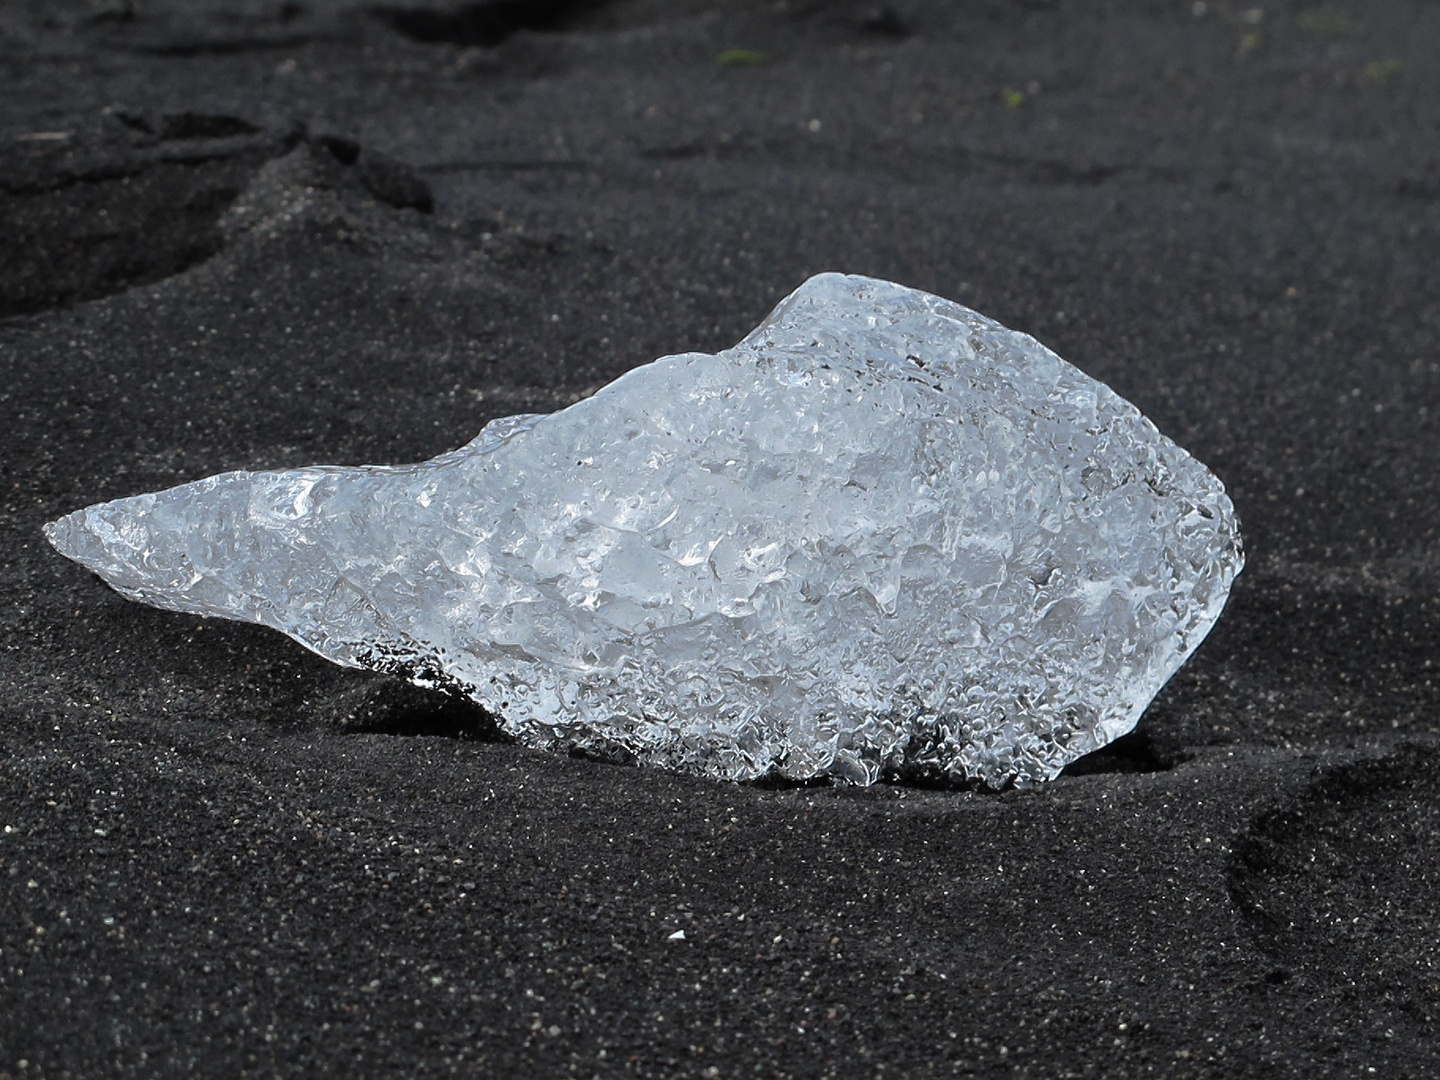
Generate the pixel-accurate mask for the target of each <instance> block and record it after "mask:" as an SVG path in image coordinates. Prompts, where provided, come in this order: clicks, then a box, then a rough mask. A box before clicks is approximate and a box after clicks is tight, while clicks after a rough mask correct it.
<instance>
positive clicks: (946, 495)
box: [46, 274, 1243, 786]
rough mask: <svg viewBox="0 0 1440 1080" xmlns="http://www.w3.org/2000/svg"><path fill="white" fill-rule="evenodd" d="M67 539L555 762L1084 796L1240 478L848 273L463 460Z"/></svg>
mask: <svg viewBox="0 0 1440 1080" xmlns="http://www.w3.org/2000/svg"><path fill="white" fill-rule="evenodd" d="M46 535H47V536H48V537H49V538H50V540H51V542H52V543H53V544H54V545H55V546H56V547H57V548H58V549H59V550H60V551H61V552H63V553H64V554H65V555H67V556H69V557H70V558H72V559H75V560H76V561H78V562H80V563H82V564H84V565H85V566H87V567H89V568H90V569H92V570H94V571H95V572H96V573H98V574H99V575H100V576H101V577H103V578H104V579H105V580H106V581H107V582H109V583H110V584H111V585H112V586H113V587H114V588H116V589H117V590H119V591H120V592H121V593H124V594H125V595H126V596H129V597H132V598H134V599H136V600H142V601H144V602H146V603H149V604H155V605H157V606H160V607H165V608H170V609H173V610H176V611H186V612H194V613H198V614H201V615H219V616H223V617H226V618H232V619H245V620H249V621H252V622H257V623H263V624H264V625H266V626H272V627H274V628H276V629H278V630H282V631H284V632H285V633H287V634H289V635H291V636H292V637H294V638H296V639H297V640H298V641H300V642H302V643H303V644H304V645H306V646H308V647H309V648H311V649H313V650H314V651H315V652H317V653H319V654H320V655H321V656H324V657H327V658H329V659H330V660H333V661H335V662H337V663H340V664H345V665H349V666H353V667H363V668H374V669H379V670H383V671H393V672H398V673H402V674H404V675H407V676H409V677H410V678H412V679H414V680H416V681H417V682H421V683H428V684H435V683H438V684H443V685H445V686H448V687H450V688H452V689H454V690H457V691H459V692H462V693H464V694H467V695H469V696H470V697H471V698H473V699H474V700H475V701H477V702H479V703H480V704H481V705H483V706H485V707H486V708H487V709H488V710H490V711H491V712H492V713H493V714H494V715H495V716H496V717H497V718H498V719H499V721H500V723H501V724H502V726H503V727H504V728H505V729H506V730H508V731H509V732H511V733H513V734H514V735H515V736H516V737H517V738H518V739H519V740H521V741H522V742H524V743H526V744H529V745H532V746H540V747H553V748H572V747H578V748H581V749H583V750H586V751H590V752H594V753H599V754H603V755H606V756H612V757H622V758H629V759H636V760H639V761H642V762H646V763H652V764H655V765H661V766H664V767H667V768H671V769H677V770H682V771H685V772H690V773H697V774H703V775H708V776H714V777H723V778H729V779H737V780H738V779H745V778H752V777H759V776H762V775H765V774H767V773H779V774H782V775H784V776H787V777H793V778H804V777H813V776H820V775H826V774H828V775H832V776H837V777H842V778H845V779H847V780H851V781H854V782H857V783H870V782H873V781H875V780H876V779H877V778H879V777H880V776H882V775H884V774H887V773H888V774H902V775H904V774H911V775H915V774H930V775H935V776H941V775H943V776H948V777H951V778H954V779H967V778H968V779H974V780H980V781H982V782H984V783H987V784H989V785H992V786H1000V785H1003V784H1005V783H1006V782H1009V781H1019V782H1022V783H1023V782H1026V781H1030V780H1037V779H1047V778H1050V777H1053V776H1054V775H1055V774H1056V773H1057V772H1058V771H1059V770H1060V769H1061V768H1062V767H1063V766H1064V765H1065V764H1066V763H1067V762H1070V761H1072V760H1074V759H1075V758H1077V757H1079V756H1080V755H1082V754H1084V753H1087V752H1088V751H1090V750H1093V749H1095V748H1096V747H1099V746H1101V745H1103V744H1105V743H1107V742H1109V741H1110V740H1111V739H1114V738H1115V737H1117V736H1119V735H1121V734H1124V733H1125V732H1127V731H1129V730H1130V729H1131V728H1133V727H1134V725H1135V723H1136V722H1137V720H1138V719H1139V717H1140V714H1141V712H1142V711H1143V710H1144V709H1145V707H1146V706H1147V705H1148V704H1149V703H1150V701H1151V700H1152V699H1153V698H1154V696H1155V694H1156V693H1157V692H1158V691H1159V689H1160V688H1161V686H1163V685H1164V684H1165V682H1166V680H1167V679H1169V678H1170V676H1171V675H1172V674H1173V673H1174V672H1175V671H1176V669H1177V668H1178V667H1179V666H1180V665H1181V664H1182V663H1184V661H1185V660H1186V658H1187V657H1189V656H1190V654H1191V653H1192V652H1193V651H1194V650H1195V648H1196V646H1197V645H1199V643H1200V641H1201V640H1202V639H1203V638H1204V636H1205V634H1206V633H1207V632H1208V631H1209V629H1210V627H1211V626H1212V625H1213V624H1214V622H1215V620H1216V619H1217V618H1218V617H1219V615H1220V611H1221V608H1222V607H1223V606H1224V603H1225V598H1226V595H1227V594H1228V592H1229V589H1230V584H1231V581H1232V580H1233V578H1234V577H1235V575H1236V574H1237V573H1239V571H1240V569H1241V566H1242V564H1243V556H1242V554H1241V545H1240V536H1239V531H1238V526H1237V523H1236V520H1235V515H1234V509H1233V507H1232V505H1231V502H1230V499H1229V498H1228V497H1227V496H1226V494H1225V489H1224V487H1223V485H1222V484H1221V483H1220V481H1219V480H1217V479H1216V478H1215V476H1213V475H1212V474H1211V473H1210V472H1209V470H1207V469H1206V468H1205V466H1203V465H1202V464H1200V462H1198V461H1196V460H1195V459H1194V458H1192V457H1191V456H1190V455H1189V454H1187V453H1186V452H1185V451H1183V450H1181V449H1180V448H1179V447H1177V446H1176V445H1175V444H1174V443H1172V442H1171V441H1170V440H1169V439H1167V438H1165V437H1164V436H1163V435H1161V434H1160V433H1159V432H1158V431H1156V429H1155V427H1154V425H1152V424H1151V423H1150V422H1149V421H1148V420H1146V419H1145V418H1144V417H1143V416H1141V415H1140V413H1139V411H1138V410H1136V409H1135V407H1134V406H1132V405H1130V404H1129V403H1128V402H1126V401H1124V400H1122V399H1121V398H1120V397H1118V396H1117V395H1116V394H1115V393H1114V392H1113V391H1111V390H1110V389H1109V388H1107V387H1106V386H1104V385H1103V384H1101V383H1099V382H1096V381H1095V380H1094V379H1091V378H1090V377H1088V376H1087V375H1085V374H1084V373H1082V372H1081V371H1079V370H1078V369H1076V368H1075V367H1072V366H1071V365H1070V364H1068V363H1066V362H1065V361H1063V360H1061V359H1060V358H1059V357H1058V356H1056V355H1055V354H1054V353H1052V352H1051V351H1050V350H1048V349H1046V348H1045V347H1044V346H1042V345H1040V344H1039V343H1038V342H1036V341H1035V340H1034V339H1032V338H1030V337H1028V336H1026V335H1024V334H1019V333H1015V332H1013V331H1010V330H1007V329H1005V328H1004V327H1003V326H1000V325H999V324H998V323H995V322H993V321H991V320H990V319H987V318H985V317H984V316H981V315H978V314H976V313H975V312H973V311H970V310H969V309H968V308H964V307H961V306H960V305H958V304H954V303H951V302H949V301H947V300H943V299H940V298H938V297H935V296H931V295H928V294H926V293H922V292H917V291H915V290H913V289H908V288H905V287H903V286H900V285H895V284H891V283H888V282H883V281H876V280H872V279H868V278H862V277H847V276H841V275H838V274H822V275H820V276H818V277H815V278H812V279H811V280H810V281H808V282H806V283H805V284H804V285H803V286H801V287H800V289H798V290H797V291H796V292H795V293H794V294H792V295H791V296H790V297H789V298H788V299H786V300H785V301H784V302H783V303H781V304H780V306H779V307H777V308H776V309H775V311H774V312H773V313H772V314H771V315H770V317H769V318H767V319H766V320H765V322H763V323H762V324H761V325H760V326H759V327H758V328H756V330H755V331H754V332H753V333H751V334H750V335H749V336H748V337H747V338H746V339H745V340H744V341H742V342H741V343H740V344H739V345H737V346H735V347H734V348H732V349H728V350H726V351H724V352H722V353H719V354H717V355H714V356H710V355H703V354H699V353H687V354H685V355H681V356H667V357H664V358H662V359H660V360H657V361H655V362H654V363H651V364H647V365H645V366H643V367H640V368H637V369H635V370H633V371H631V372H629V373H628V374H626V375H624V376H622V377H621V378H619V379H617V380H616V381H615V382H613V383H611V384H610V385H608V386H606V387H604V388H603V389H602V390H600V391H599V392H597V393H596V394H595V395H594V396H592V397H590V398H589V399H587V400H584V401H581V402H579V403H578V404H576V405H573V406H571V407H570V408H568V409H564V410H562V411H560V412H557V413H554V414H551V415H548V416H514V417H507V418H505V419H502V420H496V421H494V422H492V423H491V424H489V425H488V426H487V427H486V428H485V429H484V430H483V431H482V432H481V433H480V435H479V437H478V438H476V439H475V440H474V441H473V442H471V443H470V444H468V445H467V446H465V447H463V448H462V449H460V450H456V451H453V452H451V453H447V454H442V455H441V456H440V457H437V458H435V459H433V460H431V461H427V462H423V463H421V464H418V465H407V466H399V467H381V466H361V467H356V468H342V467H334V466H318V467H315V468H307V469H293V470H287V471H284V472H232V473H225V474H223V475H220V476H213V477H210V478H208V479H204V480H199V481H196V482H194V483H190V484H184V485H181V486H180V487H175V488H171V489H169V490H167V491H161V492H157V493H155V494H149V495H139V496H136V497H134V498H129V499H120V500H117V501H115V502H109V503H102V504H99V505H96V506H91V507H88V508H87V509H84V510H80V511H77V512H75V513H73V514H70V515H69V516H67V517H64V518H61V519H60V520H59V521H56V522H54V523H52V524H50V525H48V526H46Z"/></svg>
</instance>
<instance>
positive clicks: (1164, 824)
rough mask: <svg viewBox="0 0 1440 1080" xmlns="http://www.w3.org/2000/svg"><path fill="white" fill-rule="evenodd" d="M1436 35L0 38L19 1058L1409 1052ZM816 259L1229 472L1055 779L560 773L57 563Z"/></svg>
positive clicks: (672, 335)
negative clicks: (1070, 368)
mask: <svg viewBox="0 0 1440 1080" xmlns="http://www.w3.org/2000/svg"><path fill="white" fill-rule="evenodd" d="M1437 42H1440V6H1437V5H1435V4H1433V3H1429V2H1426V0H1384V2H1376V3H1369V4H1365V3H1360V2H1359V0H1338V2H1336V3H1327V4H1324V5H1323V6H1317V5H1313V4H1311V3H1310V2H1309V0H1301V2H1289V0H1263V2H1262V0H1257V2H1256V3H1254V4H1251V3H1248V2H1247V3H1242V4H1232V3H1228V2H1224V0H1210V2H1208V3H1207V4H1199V3H1195V4H1192V3H1190V2H1188V0H1187V2H1180V0H951V2H946V0H894V2H892V3H889V4H875V3H870V2H857V3H851V2H847V0H833V2H829V3H824V2H808V3H807V2H803V0H790V2H788V3H786V2H772V0H753V2H752V0H733V2H729V3H724V2H720V0H710V2H702V0H614V2H611V3H590V4H585V3H571V4H565V3H561V2H559V0H550V2H534V3H524V2H520V0H514V2H507V3H478V4H469V5H465V4H455V3H450V2H447V0H434V2H433V3H432V4H430V5H429V6H426V5H424V4H420V3H413V2H411V0H394V2H393V3H390V4H380V5H373V6H364V5H362V4H359V3H353V4H352V3H348V2H345V0H308V2H301V3H283V4H282V3H279V2H272V0H203V2H200V0H193V2H188V3H182V2H180V0H155V2H153V3H152V2H147V0H135V2H134V3H133V4H131V3H127V2H125V0H88V2H81V0H64V2H46V3H41V2H38V0H28V2H27V0H11V2H9V3H5V4H3V5H0V87H3V90H4V92H3V93H0V420H3V425H0V485H3V491H4V498H3V499H0V625H3V632H0V640H3V652H0V830H3V832H0V1077H6V1078H17V1080H18V1078H22V1077H23V1078H31V1077H56V1078H59V1077H75V1078H93V1077H111V1076H135V1077H152V1076H165V1077H170V1076H216V1077H220V1076H224V1077H233V1076H282V1075H283V1076H363V1077H371V1076H375V1077H379V1076H405V1077H412V1076H426V1077H428V1076H449V1075H462V1076H495V1077H550V1076H579V1077H592V1076H598V1077H611V1076H616V1077H619V1076H635V1077H717V1078H730V1077H741V1076H745V1077H826V1076H837V1077H841V1076H843V1077H878V1076H915V1077H929V1076H949V1075H960V1076H980V1077H1008V1076H1034V1077H1092V1076H1093V1077H1126V1076H1174V1077H1201V1076H1204V1077H1217V1078H1219V1077H1224V1078H1234V1077H1250V1076H1256V1077H1296V1078H1302V1077H1303V1078H1306V1080H1310V1078H1317V1077H1332V1076H1333V1077H1371V1076H1374V1077H1410V1078H1422V1077H1427V1076H1434V1075H1436V1074H1437V1073H1440V1047H1437V1041H1436V1040H1437V1035H1440V693H1437V685H1436V684H1437V681H1440V648H1437V641H1440V535H1437V528H1440V273H1437V266H1436V263H1437V259H1436V256H1437V252H1440V74H1437V67H1436V60H1435V56H1436V45H1437ZM822 270H843V271H847V272H854V273H863V274H869V275H873V276H877V277H883V278H890V279H893V280H897V281H900V282H903V283H905V284H908V285H913V286H916V287H919V288H923V289H927V290H930V291H933V292H936V293H939V294H941V295H943V296H947V297H950V298H952V299H956V300H959V301H960V302H962V303H965V304H967V305H970V306H972V307H974V308H976V309H977V310H980V311H982V312H984V313H986V314H988V315H990V316H992V317H994V318H997V319H999V320H1000V321H1002V322H1004V323H1005V324H1007V325H1008V326H1011V327H1013V328H1016V329H1020V330H1024V331H1027V332H1029V333H1031V334H1034V335H1035V336H1036V337H1038V338H1039V339H1041V340H1042V341H1044V342H1046V343H1047V344H1049V345H1050V346H1052V347H1053V348H1054V349H1056V351H1058V352H1059V353H1060V354H1061V355H1062V356H1064V357H1066V358H1067V359H1069V360H1071V361H1073V362H1074V363H1076V364H1078V365H1079V366H1080V367H1082V368H1083V369H1084V370H1086V371H1087V372H1089V373H1090V374H1092V375H1094V376H1095V377H1097V378H1100V379H1102V380H1104V381H1106V382H1108V383H1109V384H1110V385H1112V386H1113V387H1114V388H1115V389H1116V390H1117V391H1119V392H1120V393H1121V394H1123V395H1124V396H1125V397H1127V398H1129V399H1130V400H1131V401H1133V402H1135V403H1136V404H1137V405H1138V406H1139V407H1140V408H1141V409H1142V410H1143V411H1144V412H1145V413H1146V414H1147V415H1148V416H1150V417H1151V418H1152V419H1153V420H1154V421H1155V422H1156V424H1157V425H1158V426H1159V427H1160V429H1161V430H1162V431H1164V432H1166V433H1167V434H1168V435H1170V436H1171V437H1172V438H1174V439H1175V440H1176V441H1177V442H1179V443H1180V444H1181V445H1182V446H1184V447H1186V448H1187V449H1189V450H1191V451H1192V452H1193V453H1194V454H1195V455H1196V456H1197V457H1198V458H1200V460H1202V461H1204V462H1205V463H1206V464H1208V465H1209V466H1210V467H1211V468H1212V469H1214V470H1215V472H1216V473H1217V474H1218V475H1219V476H1220V477H1221V478H1222V479H1223V480H1224V481H1225V483H1226V485H1227V486H1228V487H1229V489H1230V491H1231V493H1232V495H1233V497H1234V500H1235V503H1236V505H1237V508H1238V510H1239V513H1240V515H1241V519H1242V522H1243V525H1244V528H1245V533H1246V542H1247V549H1248V559H1249V563H1248V567H1247V569H1246V571H1245V573H1244V574H1243V575H1242V577H1241V578H1240V579H1239V581H1238V582H1237V584H1236V587H1235V589H1234V592H1233V593H1232V596H1231V600H1230V605H1229V608H1228V610H1227V612H1226V614H1225V616H1224V617H1223V618H1222V619H1221V622H1220V624H1219V625H1218V627H1217V628H1216V630H1215V631H1214V632H1213V634H1212V635H1211V637H1210V639H1209V640H1208V641H1207V642H1206V643H1205V645H1204V646H1203V647H1202V648H1201V650H1200V652H1199V653H1198V655H1197V656H1196V658H1195V659H1194V660H1193V661H1192V662H1191V663H1190V664H1189V665H1188V666H1187V667H1186V668H1185V669H1183V670H1182V672H1181V673H1180V674H1179V675H1178V676H1177V677H1176V678H1175V679H1174V680H1173V681H1172V683H1171V684H1170V685H1169V686H1168V687H1167V688H1166V690H1165V691H1164V692H1163V693H1162V695H1161V696H1160V698H1159V699H1158V700H1157V701H1156V702H1155V704H1154V706H1153V707H1152V708H1151V710H1150V712H1149V713H1148V714H1147V715H1146V717H1145V719H1144V720H1143V721H1142V723H1141V726H1140V728H1139V729H1138V730H1137V732H1136V733H1135V734H1133V735H1132V736H1129V737H1127V738H1125V739H1123V740H1121V741H1120V742H1119V743H1117V744H1116V745H1115V746H1114V747H1112V748H1110V749H1108V750H1106V751H1103V752H1101V753H1099V754H1097V755H1094V756H1092V757H1091V758H1088V759H1085V760H1084V761H1082V762H1080V763H1077V764H1076V765H1075V766H1072V767H1071V769H1070V770H1068V772H1067V774H1066V775H1064V776H1062V777H1061V778H1060V779H1058V780H1057V781H1055V782H1053V783H1050V784H1047V785H1042V786H1038V787H1035V788H1030V789H1026V790H1018V791H1016V790H1012V791H1007V792H1003V793H1000V794H994V793H986V792H981V791H950V790H933V789H922V788H916V787H905V786H899V785H879V786H876V787H874V788H869V789H856V788H847V787H841V786H833V787H825V786H821V787H783V786H774V785H771V786H764V785H761V786H740V785H728V784H722V783H715V782H707V781H702V780H693V779H687V778H681V777H675V776H670V775H667V774H664V773H659V772H655V771H651V770H641V769H636V768H626V767H619V766H613V765H606V764H602V763H597V762H592V761H587V760H579V759H567V758H563V757H555V756H546V755H541V754H538V753H534V752H530V751H526V750H522V749H519V748H517V747H514V746H511V745H507V744H505V743H503V742H498V741H494V740H493V739H489V738H487V737H486V735H485V731H484V727H483V724H482V723H481V720H480V718H478V717H477V716H476V715H475V714H474V713H472V712H469V711H467V710H466V709H463V708H459V707H456V706H453V705H447V704H445V702H444V701H443V700H440V699H435V698H432V697H430V696H428V695H426V694H424V693H422V692H420V691H418V690H413V689H410V688H407V687H405V686H402V685H399V684H396V683H393V682H390V681H387V680H386V679H384V678H381V677H379V676H366V675H357V674H356V673H354V672H348V671H344V670H341V669H338V668H335V667H332V666H330V665H328V664H326V663H324V662H323V661H321V660H319V659H317V658H315V657H313V656H311V655H310V654H308V653H306V652H305V651H304V650H303V649H302V648H300V647H299V646H298V645H296V644H294V643H293V642H291V641H289V640H287V639H285V638H283V637H281V636H280V635H278V634H275V633H273V632H269V631H264V630H260V629H257V628H254V627H248V626H242V625H238V624H230V623H220V622H215V621H203V620H198V619H194V618H189V617H185V616H180V615H174V614H168V613H165V612H161V611H156V610H152V609H149V608H145V607H142V606H140V605H137V604H134V603H130V602H128V601H125V600H123V599H122V598H120V597H119V596H117V595H116V594H114V593H112V592H110V591H109V590H108V589H106V588H105V587H104V586H103V585H102V584H101V583H100V582H99V581H98V580H97V579H95V578H94V577H92V576H91V575H89V574H87V573H86V572H84V571H83V570H81V569H80V568H79V567H77V566H75V565H73V564H71V563H68V562H66V561H65V560H64V559H62V558H61V557H59V556H58V555H57V554H55V553H54V552H53V551H52V550H51V549H50V548H49V547H48V545H46V544H45V542H44V540H43V538H42V537H41V535H40V526H41V525H42V523H44V522H45V521H48V520H50V519H52V518H54V517H56V516H58V515H60V514H62V513H65V512H68V511H70V510H72V509H75V508H77V507H79V506H82V505H85V504H88V503H92V502H96V501H99V500H102V499H110V498H116V497H120V496H125V495H131V494H135V493H138V492H142V491H149V490H154V489H157V488H161V487H166V486H169V485H172V484H176V483H180V482H182V481H186V480H190V479H194V478H196V477H199V476H203V475H207V474H210V473H215V472H219V471H222V470H226V469H234V468H274V467H289V466H298V465H304V464H311V463H316V462H339V463H356V462H399V461H409V460H419V459H423V458H426V457H430V456H432V455H434V454H436V453H439V452H440V451H442V450H445V449H449V448H452V447H455V446H458V445H460V444H461V443H463V442H465V441H467V440H468V439H469V438H471V437H472V436H473V435H474V434H475V432H476V431H478V430H479V428H480V427H481V426H482V425H483V424H484V423H485V422H486V421H487V420H489V419H491V418H493V417H495V416H500V415H505V414H508V413H514V412H539V411H550V410H552V409H555V408H559V407H562V406H564V405H566V404H568V403H570V402H572V401H574V400H577V399H578V398H579V397H581V396H584V395H585V394H587V393H588V392H590V391H591V390H593V389H594V388H595V387H596V386H598V385H602V384H603V383H605V382H607V381H608V380H610V379H612V378H613V377H615V376H616V375H618V374H620V373H621V372H623V371H625V370H627V369H629V368H631V367H633V366H635V365H637V364H640V363H644V362H647V361H649V360H651V359H653V358H654V357H656V356H659V355H662V354H665V353H671V352H681V351H687V350H703V351H713V350H715V349H717V348H722V347H725V346H728V345H730V344H733V343H734V342H735V341H736V340H737V339H738V338H739V337H741V336H742V335H743V334H744V333H745V332H746V331H748V330H749V329H750V328H751V327H752V326H753V325H754V324H755V323H756V322H757V321H758V320H759V319H760V318H761V317H762V316H763V315H764V314H765V313H766V312H767V311H768V310H769V308H770V306H771V305H772V304H773V303H774V302H775V301H776V300H777V299H779V298H780V297H781V296H783V295H784V294H785V293H787V292H788V291H789V290H791V289H792V288H794V287H795V286H796V285H798V284H799V283H800V282H801V281H802V280H804V279H805V278H806V277H807V276H809V275H810V274H812V273H815V272H818V271H822ZM677 931H683V932H684V936H683V939H680V938H676V937H675V935H676V932H677Z"/></svg>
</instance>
